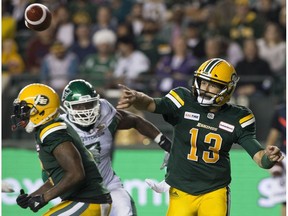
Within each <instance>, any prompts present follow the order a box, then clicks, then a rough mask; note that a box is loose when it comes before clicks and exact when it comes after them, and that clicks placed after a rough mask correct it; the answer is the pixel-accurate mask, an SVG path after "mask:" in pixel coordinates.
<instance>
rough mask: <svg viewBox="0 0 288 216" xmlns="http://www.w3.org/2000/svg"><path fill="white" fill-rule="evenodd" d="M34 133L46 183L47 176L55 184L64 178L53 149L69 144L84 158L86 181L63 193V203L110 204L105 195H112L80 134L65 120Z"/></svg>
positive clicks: (56, 121) (54, 121)
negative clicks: (104, 185)
mask: <svg viewBox="0 0 288 216" xmlns="http://www.w3.org/2000/svg"><path fill="white" fill-rule="evenodd" d="M35 132H36V133H35V138H36V143H37V145H36V149H37V152H38V156H39V159H40V161H41V165H42V169H43V170H44V171H45V173H46V174H47V176H45V175H43V176H42V178H43V181H46V180H47V177H48V178H49V179H50V181H52V183H53V184H54V185H56V184H58V182H59V181H61V179H62V177H63V176H64V170H63V169H62V168H61V166H60V165H59V163H58V162H57V160H56V158H55V157H54V155H53V150H54V149H55V148H56V147H57V146H58V145H59V144H61V143H63V142H66V141H70V142H72V143H73V144H74V146H75V147H76V148H77V150H78V151H79V153H80V155H81V158H82V163H83V166H84V170H85V180H84V182H82V183H81V184H79V185H77V186H74V187H73V188H71V189H70V190H69V191H67V192H65V193H64V194H62V195H61V196H60V197H61V199H62V200H74V201H79V202H81V201H82V202H91V203H107V201H108V200H109V196H108V197H107V196H105V194H109V192H108V190H107V189H106V188H105V187H103V179H102V177H101V175H100V173H99V171H98V168H97V165H96V164H95V161H94V158H93V155H92V153H90V152H89V151H88V150H87V149H86V148H85V147H84V146H83V144H82V142H81V140H80V138H79V136H78V134H77V133H76V132H75V131H74V129H73V128H72V127H71V126H69V125H68V124H66V123H65V122H63V121H62V120H53V121H50V122H48V123H47V124H45V125H43V126H40V127H39V128H37V130H36V131H35ZM72 169H73V167H72Z"/></svg>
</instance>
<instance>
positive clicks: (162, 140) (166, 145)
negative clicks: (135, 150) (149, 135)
mask: <svg viewBox="0 0 288 216" xmlns="http://www.w3.org/2000/svg"><path fill="white" fill-rule="evenodd" d="M154 142H156V143H157V144H158V145H159V146H160V147H161V148H162V149H164V150H165V151H167V152H169V153H170V149H171V141H170V140H169V139H168V138H167V137H166V136H164V135H163V134H162V133H160V134H158V135H157V136H156V137H155V139H154Z"/></svg>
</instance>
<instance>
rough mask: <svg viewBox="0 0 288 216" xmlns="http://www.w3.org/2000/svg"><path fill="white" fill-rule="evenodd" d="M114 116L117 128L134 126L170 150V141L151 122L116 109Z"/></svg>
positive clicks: (166, 149)
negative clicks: (117, 121)
mask: <svg viewBox="0 0 288 216" xmlns="http://www.w3.org/2000/svg"><path fill="white" fill-rule="evenodd" d="M116 117H117V118H118V119H119V124H118V127H117V129H119V130H125V129H130V128H135V129H136V130H137V131H138V132H139V133H141V134H142V135H144V136H146V137H149V138H150V139H152V140H154V141H155V142H156V143H157V144H158V145H159V146H160V147H161V148H162V149H164V150H165V151H167V152H170V149H171V141H170V140H169V139H168V138H167V137H166V136H165V135H163V134H162V133H161V132H160V130H159V129H158V128H157V127H156V126H155V125H153V124H152V123H151V122H149V121H147V120H146V119H144V118H142V117H141V116H138V115H135V114H134V113H131V112H128V111H124V110H117V113H116Z"/></svg>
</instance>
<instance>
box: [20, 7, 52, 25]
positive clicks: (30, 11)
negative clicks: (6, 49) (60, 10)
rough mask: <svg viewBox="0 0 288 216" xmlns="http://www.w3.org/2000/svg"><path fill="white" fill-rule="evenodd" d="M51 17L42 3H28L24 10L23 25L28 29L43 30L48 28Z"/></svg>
mask: <svg viewBox="0 0 288 216" xmlns="http://www.w3.org/2000/svg"><path fill="white" fill-rule="evenodd" d="M51 19H52V15H51V12H50V11H49V9H48V8H47V7H46V6H45V5H43V4H39V3H34V4H30V5H29V6H28V7H27V8H26V10H25V25H26V26H27V27H28V28H29V29H32V30H35V31H44V30H46V29H47V28H49V26H50V24H51Z"/></svg>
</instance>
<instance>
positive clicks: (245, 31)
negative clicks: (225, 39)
mask: <svg viewBox="0 0 288 216" xmlns="http://www.w3.org/2000/svg"><path fill="white" fill-rule="evenodd" d="M235 7H236V8H235V15H234V16H233V18H232V20H231V23H230V32H229V36H230V38H231V39H232V40H234V41H237V42H238V43H239V44H241V45H242V42H243V40H244V39H245V38H249V37H255V38H260V37H261V35H262V33H263V25H264V23H265V20H264V19H263V17H261V16H258V15H257V13H255V12H254V11H252V10H251V9H250V4H249V0H235Z"/></svg>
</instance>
